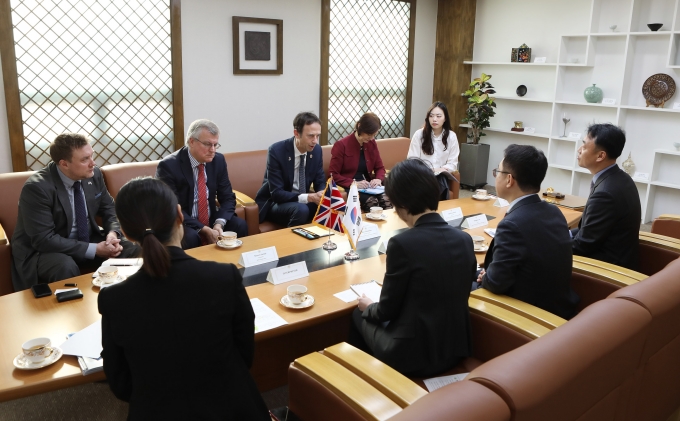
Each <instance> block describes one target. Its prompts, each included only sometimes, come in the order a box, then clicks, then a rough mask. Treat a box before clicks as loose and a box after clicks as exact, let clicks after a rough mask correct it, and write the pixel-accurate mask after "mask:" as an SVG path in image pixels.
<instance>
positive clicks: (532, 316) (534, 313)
mask: <svg viewBox="0 0 680 421" xmlns="http://www.w3.org/2000/svg"><path fill="white" fill-rule="evenodd" d="M470 295H471V296H472V297H474V298H477V299H479V300H481V301H484V302H487V303H491V304H495V305H497V306H499V307H502V308H504V309H506V310H509V311H511V312H513V313H517V314H520V315H522V316H524V317H526V318H528V319H529V320H532V321H534V322H536V323H538V324H540V325H543V326H545V327H547V328H548V329H551V330H552V329H554V328H556V327H559V326H562V325H563V324H565V323H566V322H567V321H566V320H565V319H563V318H561V317H559V316H556V315H554V314H552V313H549V312H547V311H545V310H543V309H542V308H538V307H536V306H534V305H531V304H528V303H525V302H524V301H520V300H518V299H516V298H512V297H508V296H507V295H498V294H494V293H493V292H491V291H489V290H486V289H484V288H479V289H477V290H475V291H473V292H472V293H471V294H470Z"/></svg>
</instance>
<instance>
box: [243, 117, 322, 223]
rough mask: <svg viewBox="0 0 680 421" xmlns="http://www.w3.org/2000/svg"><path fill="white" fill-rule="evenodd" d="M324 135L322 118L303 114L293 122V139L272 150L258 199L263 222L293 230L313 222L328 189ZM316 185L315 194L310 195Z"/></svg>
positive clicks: (269, 153) (279, 144) (276, 145)
mask: <svg viewBox="0 0 680 421" xmlns="http://www.w3.org/2000/svg"><path fill="white" fill-rule="evenodd" d="M320 135H321V121H320V120H319V117H317V116H316V115H314V114H312V113H309V112H302V113H300V114H298V115H297V116H295V119H294V120H293V137H291V138H290V139H286V140H282V141H280V142H276V143H274V144H273V145H271V146H270V147H269V152H268V153H267V168H266V169H265V172H264V180H263V181H262V187H260V190H259V191H258V192H257V195H256V196H255V202H256V203H257V205H258V206H259V207H260V222H263V221H264V220H265V219H267V220H269V221H272V222H274V223H276V224H279V225H283V226H286V227H293V226H296V225H302V224H306V223H309V222H310V221H311V220H312V217H313V216H314V214H315V213H316V208H317V206H318V204H319V201H320V200H321V195H322V194H323V190H324V188H325V186H326V180H325V175H324V172H323V158H322V155H321V146H319V136H320ZM312 184H314V190H315V193H309V191H310V187H311V185H312Z"/></svg>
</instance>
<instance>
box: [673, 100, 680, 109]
mask: <svg viewBox="0 0 680 421" xmlns="http://www.w3.org/2000/svg"><path fill="white" fill-rule="evenodd" d="M673 109H674V110H680V102H674V103H673Z"/></svg>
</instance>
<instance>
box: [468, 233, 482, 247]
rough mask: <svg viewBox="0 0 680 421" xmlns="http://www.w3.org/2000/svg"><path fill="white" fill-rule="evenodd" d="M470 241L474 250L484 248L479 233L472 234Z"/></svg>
mask: <svg viewBox="0 0 680 421" xmlns="http://www.w3.org/2000/svg"><path fill="white" fill-rule="evenodd" d="M471 237H472V242H473V243H474V245H475V250H480V249H483V248H484V237H482V236H481V235H472V236H471Z"/></svg>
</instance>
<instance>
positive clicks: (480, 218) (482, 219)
mask: <svg viewBox="0 0 680 421" xmlns="http://www.w3.org/2000/svg"><path fill="white" fill-rule="evenodd" d="M484 225H489V221H487V219H486V215H484V214H481V215H475V216H468V217H467V219H465V221H463V225H462V227H463V228H467V229H472V228H477V227H483V226H484Z"/></svg>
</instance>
